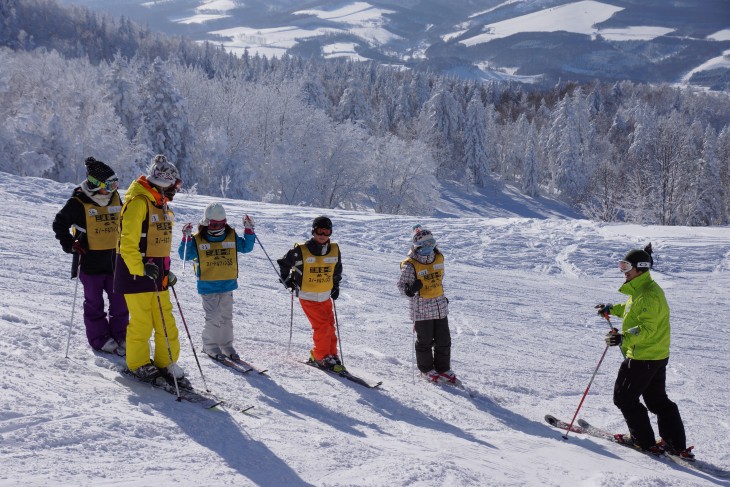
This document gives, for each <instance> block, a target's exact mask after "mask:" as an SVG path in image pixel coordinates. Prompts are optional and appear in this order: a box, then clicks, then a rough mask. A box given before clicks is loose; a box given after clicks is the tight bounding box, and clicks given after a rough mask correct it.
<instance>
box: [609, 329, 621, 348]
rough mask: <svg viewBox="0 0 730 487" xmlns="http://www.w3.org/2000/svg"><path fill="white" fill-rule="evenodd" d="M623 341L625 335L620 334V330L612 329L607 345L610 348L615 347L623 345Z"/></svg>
mask: <svg viewBox="0 0 730 487" xmlns="http://www.w3.org/2000/svg"><path fill="white" fill-rule="evenodd" d="M622 340H623V335H621V333H619V332H618V329H616V328H611V331H609V332H608V334H606V338H605V341H606V345H608V346H609V347H615V346H617V345H621V341H622Z"/></svg>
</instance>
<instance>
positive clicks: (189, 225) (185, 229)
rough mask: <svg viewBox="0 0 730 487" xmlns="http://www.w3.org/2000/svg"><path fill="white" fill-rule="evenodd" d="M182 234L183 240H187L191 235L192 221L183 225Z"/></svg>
mask: <svg viewBox="0 0 730 487" xmlns="http://www.w3.org/2000/svg"><path fill="white" fill-rule="evenodd" d="M182 234H183V242H187V241H188V240H190V239H191V238H192V237H193V224H192V223H186V224H185V226H184V227H183V228H182Z"/></svg>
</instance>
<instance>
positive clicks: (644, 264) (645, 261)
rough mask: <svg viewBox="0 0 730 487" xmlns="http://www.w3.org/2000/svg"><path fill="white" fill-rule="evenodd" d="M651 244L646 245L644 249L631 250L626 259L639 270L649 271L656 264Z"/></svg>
mask: <svg viewBox="0 0 730 487" xmlns="http://www.w3.org/2000/svg"><path fill="white" fill-rule="evenodd" d="M651 250H652V249H651V244H649V245H647V246H646V247H644V250H641V249H634V250H629V253H628V254H626V257H624V260H625V261H626V262H630V263H631V265H632V266H634V267H635V268H636V269H637V270H640V271H648V270H649V269H651V268H652V266H653V265H654V259H652V257H651Z"/></svg>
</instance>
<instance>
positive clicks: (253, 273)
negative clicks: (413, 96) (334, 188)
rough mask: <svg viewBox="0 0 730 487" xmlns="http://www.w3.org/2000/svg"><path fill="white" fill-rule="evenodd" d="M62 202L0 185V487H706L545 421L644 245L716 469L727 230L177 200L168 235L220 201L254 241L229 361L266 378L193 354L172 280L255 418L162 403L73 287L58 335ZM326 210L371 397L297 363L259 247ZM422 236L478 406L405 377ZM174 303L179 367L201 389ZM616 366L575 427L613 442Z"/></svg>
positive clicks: (561, 409) (349, 341) (296, 331)
mask: <svg viewBox="0 0 730 487" xmlns="http://www.w3.org/2000/svg"><path fill="white" fill-rule="evenodd" d="M126 183H128V182H126ZM72 189H73V185H72V184H59V183H56V182H53V181H50V180H45V179H37V178H20V177H17V176H11V175H8V174H5V173H0V217H1V218H2V221H3V223H4V227H5V231H4V234H3V235H4V237H3V239H2V240H1V241H0V254H1V255H2V266H0V288H1V289H2V292H1V293H0V335H1V336H2V339H0V377H2V380H1V381H0V384H1V387H2V393H1V394H0V404H1V407H0V486H17V485H23V486H47V485H53V486H84V485H125V486H148V485H156V486H160V487H164V486H172V485H196V486H198V485H237V486H247V485H257V486H284V485H286V486H297V485H316V486H344V485H357V486H412V487H416V486H435V485H443V486H491V485H495V486H496V485H499V486H510V485H520V486H525V485H526V486H545V485H565V486H574V485H593V486H599V485H600V486H623V485H644V486H650V485H651V486H655V485H661V486H693V485H697V486H699V485H720V484H722V482H723V481H720V480H715V479H712V478H711V477H708V476H707V475H705V474H703V473H698V472H695V471H690V470H686V469H684V468H681V467H679V466H676V465H675V464H672V463H663V462H661V461H657V460H655V459H652V458H649V457H647V456H645V455H642V454H640V453H637V452H634V451H631V450H629V449H626V448H625V447H622V446H619V445H616V444H613V443H608V442H605V441H601V440H599V439H594V438H589V437H581V436H580V435H571V437H570V439H569V440H567V441H565V440H562V439H561V434H562V432H561V431H558V430H555V429H553V428H551V427H549V426H548V425H547V424H546V423H545V422H544V420H543V416H544V415H545V414H548V413H549V414H553V415H555V416H558V417H560V418H563V419H567V420H570V418H571V417H572V414H573V413H574V412H575V410H576V407H577V405H578V403H579V401H580V398H581V396H582V395H583V392H584V391H585V388H586V386H587V384H588V381H589V379H590V377H591V375H592V373H593V371H594V370H595V367H596V364H597V362H598V359H599V357H600V356H601V354H602V353H603V351H604V348H605V345H604V342H603V336H604V334H605V333H606V331H607V330H608V326H607V323H606V322H605V321H602V320H601V319H599V318H598V317H597V316H596V314H595V310H594V309H593V306H594V304H596V303H599V302H619V301H620V300H622V299H623V296H622V295H620V294H619V293H618V292H617V289H618V287H619V286H620V284H621V283H622V281H623V279H622V276H621V274H620V272H619V271H618V269H617V266H616V263H617V261H618V260H619V259H620V258H621V257H622V256H623V255H624V253H625V252H626V251H627V250H629V249H630V248H635V247H638V246H642V245H644V244H646V243H648V242H649V241H651V242H652V244H653V246H654V248H655V252H656V254H655V257H656V266H655V271H653V272H652V274H653V275H654V278H655V279H656V280H657V281H658V282H659V283H660V284H661V285H662V286H663V288H664V289H665V291H666V294H667V298H668V301H669V303H670V306H671V310H672V326H673V334H672V356H671V360H670V362H669V368H668V391H669V395H670V397H671V398H672V399H673V400H674V401H676V402H677V404H678V405H679V408H680V411H681V413H682V416H683V419H684V422H685V426H686V430H687V435H688V440H689V442H690V444H694V445H696V449H695V451H696V453H697V456H698V458H700V459H702V460H704V461H706V462H709V463H712V464H714V465H716V466H718V467H722V468H724V469H725V470H729V469H730V453H729V452H730V439H729V438H730V431H729V430H730V422H729V421H728V417H730V415H729V414H728V404H730V389H728V387H727V377H728V375H729V373H730V362H729V361H728V358H727V357H728V354H727V350H728V349H729V348H730V335H729V334H728V331H727V328H728V325H727V323H728V316H727V314H728V304H727V303H728V297H729V296H730V293H729V292H728V289H730V228H728V227H722V228H688V227H660V226H641V225H618V224H601V223H596V222H591V221H587V220H577V219H570V218H561V217H559V216H549V217H546V216H544V215H546V214H550V213H553V211H552V210H549V209H548V210H545V211H542V212H541V211H540V209H539V208H532V209H531V210H530V213H529V215H530V216H529V217H526V216H525V214H526V212H527V211H528V210H527V207H526V206H523V207H520V208H517V207H515V208H513V211H508V210H505V211H504V212H503V214H502V215H501V216H500V215H498V214H495V215H490V216H474V214H473V213H467V214H464V215H459V214H455V211H456V210H458V208H459V205H458V202H457V201H455V198H452V201H451V202H448V203H446V204H443V208H441V206H442V203H438V204H437V206H439V207H440V208H441V209H440V213H439V215H441V216H439V217H433V218H419V217H416V216H412V217H407V216H393V215H383V214H374V213H361V212H353V211H340V210H321V209H316V208H306V207H293V206H281V205H270V204H264V203H256V202H250V201H234V200H225V199H216V198H213V197H206V196H193V195H185V194H181V195H178V197H176V198H175V201H174V202H173V203H172V205H171V206H172V208H173V209H174V211H175V213H176V224H175V234H176V240H177V237H178V236H179V233H180V228H181V226H182V223H184V222H197V221H198V220H199V219H200V218H201V216H202V214H203V209H204V208H205V206H206V205H207V204H208V203H210V202H212V201H221V202H223V204H224V206H225V207H226V210H227V212H228V217H229V221H231V222H233V223H238V226H239V228H240V227H241V218H242V217H243V215H244V214H245V213H248V214H249V215H251V216H253V217H254V219H255V220H256V233H257V235H258V237H259V242H260V243H261V244H262V245H258V244H257V246H256V248H255V250H254V251H253V252H251V253H249V254H243V255H241V256H240V258H239V262H240V264H241V266H242V269H241V273H240V277H239V284H240V289H239V290H237V291H236V292H235V300H236V303H235V308H234V317H235V334H236V346H237V348H238V351H239V352H240V353H241V354H242V355H243V356H244V358H247V359H249V360H251V361H252V362H254V363H255V364H257V365H260V366H262V367H266V368H268V369H269V371H270V372H269V374H270V376H269V377H268V378H267V377H264V376H258V375H248V376H243V377H242V376H239V375H237V374H236V373H234V372H232V371H231V370H229V369H226V368H224V367H222V366H220V365H219V364H217V363H214V362H212V361H211V360H210V359H208V358H207V357H202V356H200V345H201V343H200V334H201V330H202V321H203V312H202V307H201V301H200V297H199V296H198V295H197V293H196V291H195V278H194V277H193V275H192V271H191V268H190V267H189V266H188V267H187V268H186V269H185V270H183V266H182V263H181V262H180V260H179V259H178V258H177V256H176V254H174V256H173V267H172V268H173V270H174V271H175V272H176V273H177V275H178V277H179V283H178V285H177V286H176V290H177V294H178V296H179V298H180V306H181V308H182V310H183V313H184V317H185V320H186V322H187V325H188V327H189V330H190V334H191V336H192V342H193V344H194V347H195V349H196V350H197V352H198V356H199V358H200V366H201V369H202V373H203V374H204V377H205V383H207V385H208V387H209V388H210V389H211V390H212V391H213V392H215V393H216V394H218V395H219V396H220V397H222V398H225V399H228V400H229V401H230V402H232V403H235V404H236V405H239V406H243V405H253V406H254V409H253V410H252V411H251V412H250V413H249V414H243V413H240V412H236V411H234V410H232V409H230V408H229V409H227V410H226V409H216V410H205V409H202V408H201V407H199V406H196V405H193V404H189V403H184V402H183V403H179V402H176V401H175V398H174V397H173V396H171V395H169V394H167V393H165V392H162V391H159V390H156V389H152V388H150V387H149V386H147V385H144V384H139V383H136V382H133V381H131V379H128V378H123V377H121V376H120V374H119V373H118V372H116V371H115V370H114V367H113V365H112V364H111V363H110V361H109V359H107V358H105V357H103V356H101V355H100V356H96V355H94V354H93V353H92V352H91V351H90V350H89V347H88V345H87V343H86V339H85V336H84V332H83V322H82V318H81V306H82V303H81V301H82V299H81V296H79V298H78V299H77V300H76V308H75V317H74V320H73V322H72V323H71V322H70V321H71V314H72V307H73V304H74V290H75V286H76V281H75V280H71V279H69V273H70V265H71V258H70V256H69V255H67V254H64V253H63V252H62V251H61V249H60V246H59V245H58V243H57V242H56V240H55V239H54V237H53V233H52V230H51V222H52V220H53V217H54V215H55V214H56V212H57V211H58V210H59V209H60V208H61V206H62V205H63V203H64V202H65V201H66V199H67V198H68V197H69V195H70V194H71V191H72ZM322 213H324V214H327V215H329V216H331V217H332V219H333V221H334V234H333V239H334V240H335V241H337V242H339V244H340V246H341V250H342V256H343V265H344V280H343V282H342V285H341V289H342V291H341V294H340V298H339V299H338V300H337V302H336V310H337V315H338V326H339V331H340V337H341V342H342V355H343V358H344V361H345V364H346V365H347V366H348V368H349V369H350V370H351V371H352V372H354V373H357V374H358V375H361V376H362V377H363V378H365V379H367V380H369V381H376V380H380V381H383V386H382V389H381V390H370V389H366V388H363V387H361V386H359V385H357V384H354V383H351V382H348V381H345V380H343V379H340V378H337V377H334V376H332V375H328V374H326V373H324V372H322V371H318V370H316V369H313V368H311V367H308V366H306V365H303V364H301V363H300V362H299V361H301V360H304V359H306V357H307V354H308V350H309V347H310V341H311V330H310V326H309V324H308V323H307V321H306V319H305V318H304V316H303V314H302V312H301V309H300V307H299V305H298V303H296V302H295V303H294V313H293V326H291V324H292V321H290V319H291V315H290V309H291V308H290V306H291V304H292V301H291V298H290V295H289V293H288V292H287V291H286V290H285V289H284V288H283V286H281V285H280V284H279V283H278V281H277V276H276V274H275V272H274V269H273V268H272V264H271V263H270V262H269V260H268V259H267V256H266V253H268V255H269V256H271V258H272V259H276V258H278V257H279V256H281V255H283V253H284V252H285V251H286V250H287V249H289V248H290V247H291V246H292V244H293V243H294V242H296V241H302V240H304V239H305V238H307V236H308V229H309V226H310V222H311V220H312V218H313V217H314V216H317V215H319V214H322ZM415 223H421V224H422V225H424V226H425V227H427V228H429V229H431V230H432V231H433V233H434V235H435V236H436V238H437V240H438V244H439V247H440V248H441V250H442V252H443V253H444V254H445V256H446V259H447V261H446V278H445V289H446V294H447V296H448V297H449V299H450V310H451V314H450V316H449V319H450V324H451V331H452V340H453V349H452V366H453V369H454V370H455V371H456V373H457V374H458V375H459V376H460V377H461V379H462V380H463V381H464V384H465V386H466V387H467V388H468V390H469V391H470V392H471V393H472V395H473V397H470V396H469V395H468V394H466V393H465V392H464V391H461V390H459V389H456V388H453V387H448V386H435V385H432V384H429V383H426V382H425V381H423V380H422V379H420V378H416V377H415V376H414V373H413V362H412V346H413V336H412V333H411V328H412V325H411V323H410V322H409V321H408V318H407V317H408V305H407V299H406V298H404V297H401V296H399V295H398V292H397V289H396V286H395V283H396V281H397V278H398V274H399V262H400V261H401V260H402V259H403V258H404V257H405V254H406V251H407V249H408V244H409V236H410V230H411V227H412V226H413V224H415ZM264 250H265V251H266V253H265V252H264ZM80 294H81V293H80ZM173 306H174V312H175V315H176V320H177V323H178V326H179V327H180V329H181V335H180V336H181V349H182V351H181V358H180V364H181V365H182V366H183V367H184V368H185V369H186V371H187V375H188V376H189V377H190V379H191V381H192V382H193V384H194V385H196V386H197V387H199V388H203V384H204V382H203V379H202V377H201V372H200V371H199V370H198V366H197V364H196V361H195V358H194V356H193V352H192V348H191V344H190V342H189V341H188V339H187V335H186V334H185V330H184V327H183V322H182V320H181V319H180V314H179V312H178V310H177V306H176V305H175V303H173ZM290 326H291V328H290ZM69 330H70V331H71V334H70V351H69V357H68V358H65V350H66V344H67V339H68V337H69ZM290 332H292V333H293V335H292V339H291V352H290V353H287V348H288V344H289V336H290ZM620 361H621V354H620V353H619V351H618V350H616V349H610V350H609V351H608V353H607V356H606V359H605V360H604V363H603V364H602V366H601V368H600V369H599V371H598V374H597V375H596V378H595V381H594V382H593V385H592V387H591V389H590V392H589V394H588V396H587V398H586V400H585V403H584V404H583V407H582V410H581V412H580V415H579V416H580V417H584V418H586V419H588V420H589V421H591V422H592V423H594V424H597V425H601V426H604V427H606V428H608V429H610V430H612V431H617V432H622V431H625V426H624V423H623V420H622V418H621V415H620V413H619V411H618V410H617V409H616V408H615V407H614V405H613V404H612V389H613V381H614V379H615V374H616V372H617V370H618V366H619V363H620ZM724 482H727V481H724ZM726 484H727V483H726ZM726 484H725V485H726Z"/></svg>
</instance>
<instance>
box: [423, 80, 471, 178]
mask: <svg viewBox="0 0 730 487" xmlns="http://www.w3.org/2000/svg"><path fill="white" fill-rule="evenodd" d="M419 118H420V121H419V139H421V140H423V141H425V142H426V143H427V144H428V145H429V146H430V147H431V153H432V154H433V157H434V159H435V160H436V164H437V166H438V169H437V176H438V177H439V178H445V179H456V180H458V181H463V180H464V179H465V176H466V174H465V172H466V171H465V169H466V168H465V167H464V155H463V151H464V142H463V127H464V113H463V111H462V109H461V107H460V106H459V103H458V102H457V101H456V98H454V95H453V94H452V93H451V91H449V89H448V86H447V85H446V83H441V84H440V85H439V86H438V87H437V88H435V89H434V93H433V95H432V96H431V98H430V99H429V100H428V101H427V102H426V104H425V105H424V106H423V109H422V110H421V113H420V115H419Z"/></svg>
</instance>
